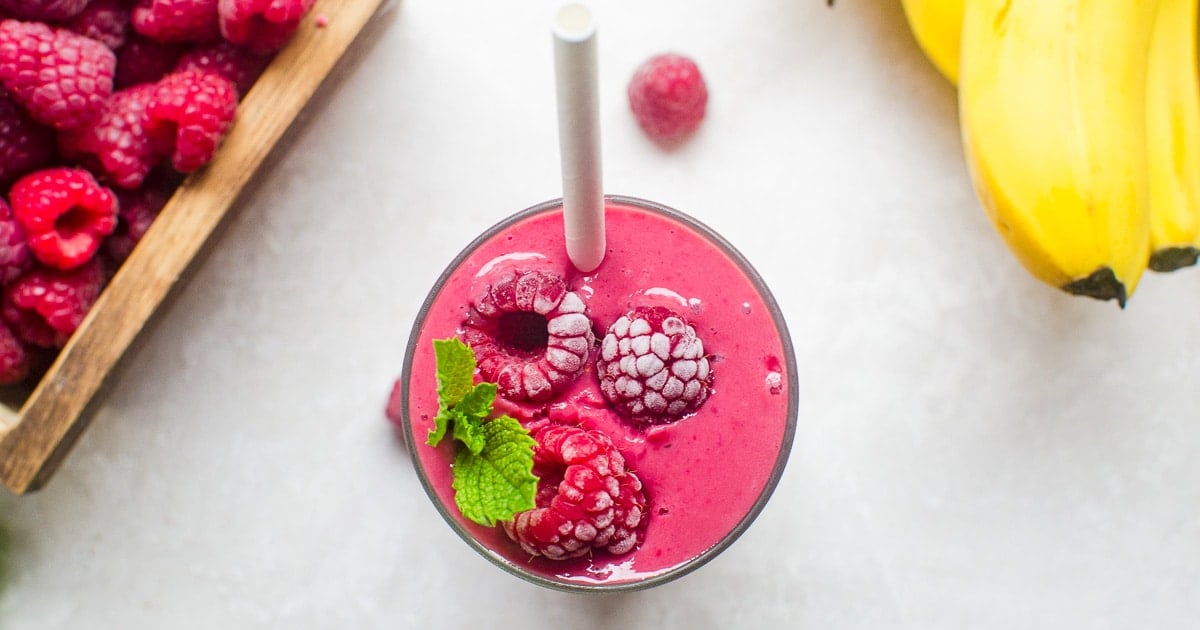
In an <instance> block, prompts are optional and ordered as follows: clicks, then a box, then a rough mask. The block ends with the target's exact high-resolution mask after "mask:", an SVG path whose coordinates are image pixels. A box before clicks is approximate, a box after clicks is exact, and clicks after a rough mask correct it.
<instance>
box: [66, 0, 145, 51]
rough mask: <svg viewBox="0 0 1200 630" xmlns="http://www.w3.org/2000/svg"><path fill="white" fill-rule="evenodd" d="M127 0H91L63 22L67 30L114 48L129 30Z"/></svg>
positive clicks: (117, 46)
mask: <svg viewBox="0 0 1200 630" xmlns="http://www.w3.org/2000/svg"><path fill="white" fill-rule="evenodd" d="M129 5H130V2H129V1H128V0H91V2H89V3H88V5H87V7H86V8H84V10H83V11H82V12H81V13H80V14H79V15H76V16H75V17H73V18H71V19H70V20H67V21H66V22H64V23H63V26H64V27H66V28H67V29H68V30H71V31H74V32H76V33H79V34H80V35H83V36H84V37H90V38H92V39H94V40H96V41H98V42H100V43H102V44H104V45H105V46H108V47H109V48H111V49H113V50H116V49H117V48H120V47H121V44H124V43H125V36H126V34H127V33H128V32H129V20H130V16H129Z"/></svg>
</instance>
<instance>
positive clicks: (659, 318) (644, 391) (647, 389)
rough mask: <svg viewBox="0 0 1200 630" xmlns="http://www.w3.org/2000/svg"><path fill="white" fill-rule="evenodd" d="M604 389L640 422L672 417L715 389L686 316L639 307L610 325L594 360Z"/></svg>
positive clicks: (660, 308) (688, 410)
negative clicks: (597, 356)
mask: <svg viewBox="0 0 1200 630" xmlns="http://www.w3.org/2000/svg"><path fill="white" fill-rule="evenodd" d="M596 373H597V374H598V375H599V377H600V391H601V392H602V393H603V394H604V397H605V398H607V399H608V401H609V402H610V403H612V405H613V406H614V407H615V408H616V409H617V411H619V412H620V413H621V414H622V415H623V416H625V417H626V418H629V419H631V420H633V421H635V422H637V423H640V424H644V425H650V424H664V423H667V422H674V421H675V420H678V419H680V418H681V417H683V416H684V415H686V414H688V413H691V412H693V411H695V410H696V409H697V408H699V407H700V405H701V404H703V403H704V401H705V400H707V399H708V395H709V393H710V392H711V391H712V381H713V375H712V371H711V369H710V366H709V361H708V357H706V356H705V354H704V343H703V342H702V341H701V340H700V337H698V336H697V335H696V329H695V328H693V327H692V326H691V325H690V324H689V323H688V322H687V320H686V319H684V318H683V316H682V315H680V314H678V313H676V312H674V311H672V310H671V309H669V308H667V307H665V306H639V307H637V308H635V309H633V310H632V311H630V312H629V313H627V314H625V315H622V316H621V317H620V318H618V319H617V321H616V322H613V324H612V326H609V328H608V332H607V334H605V335H604V340H603V341H602V342H601V343H600V355H599V358H597V360H596Z"/></svg>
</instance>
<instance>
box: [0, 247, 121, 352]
mask: <svg viewBox="0 0 1200 630" xmlns="http://www.w3.org/2000/svg"><path fill="white" fill-rule="evenodd" d="M104 280H105V277H104V269H103V267H101V265H100V260H99V259H93V260H91V261H90V262H88V263H87V264H85V265H83V266H82V267H76V268H75V269H71V270H67V271H64V270H61V269H52V268H50V267H43V266H35V267H34V268H33V270H32V271H30V272H29V273H27V274H25V275H24V276H21V277H20V278H18V279H17V281H16V282H14V283H13V284H11V285H9V287H8V288H7V289H6V290H5V292H4V304H3V308H2V309H0V316H3V319H4V321H5V322H7V323H8V325H9V327H11V328H12V331H13V333H15V334H16V335H17V337H18V338H19V339H21V340H22V341H24V342H26V343H29V344H32V345H35V346H40V347H43V348H61V347H62V346H63V344H65V343H66V342H67V339H70V337H71V334H72V333H74V332H75V329H76V328H79V324H80V323H81V322H83V318H84V316H85V315H87V312H88V309H90V308H91V307H92V305H93V304H95V303H96V299H97V298H98V297H100V290H101V289H102V288H103V286H104Z"/></svg>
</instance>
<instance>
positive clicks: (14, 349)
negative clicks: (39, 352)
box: [0, 322, 29, 385]
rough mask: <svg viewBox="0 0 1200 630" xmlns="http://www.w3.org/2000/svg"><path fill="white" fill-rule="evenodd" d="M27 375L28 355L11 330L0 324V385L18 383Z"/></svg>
mask: <svg viewBox="0 0 1200 630" xmlns="http://www.w3.org/2000/svg"><path fill="white" fill-rule="evenodd" d="M28 375H29V353H28V352H26V351H25V345H24V344H22V343H21V340H20V339H17V336H16V335H14V334H13V332H12V330H11V329H10V328H9V327H8V326H7V325H5V324H4V323H2V322H0V385H12V384H14V383H20V382H21V381H23V380H25V377H26V376H28Z"/></svg>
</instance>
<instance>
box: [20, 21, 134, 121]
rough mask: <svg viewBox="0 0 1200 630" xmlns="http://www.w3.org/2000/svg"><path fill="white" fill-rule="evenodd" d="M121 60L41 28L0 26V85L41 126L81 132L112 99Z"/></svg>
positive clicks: (74, 36) (93, 44)
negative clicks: (116, 73)
mask: <svg viewBox="0 0 1200 630" xmlns="http://www.w3.org/2000/svg"><path fill="white" fill-rule="evenodd" d="M116 63H117V60H116V57H114V56H113V53H112V51H111V50H109V49H108V47H107V46H105V45H104V44H101V43H100V42H98V41H96V40H94V39H90V38H87V37H84V36H82V35H80V34H78V33H72V32H71V31H68V30H66V29H55V28H50V27H49V26H47V25H45V24H41V23H37V22H18V21H16V20H4V21H2V22H0V83H3V84H4V87H5V88H7V89H8V91H9V93H10V94H12V97H13V99H14V100H16V101H17V102H18V103H20V104H21V105H22V106H23V107H24V108H25V109H26V110H27V111H28V112H29V115H30V116H31V117H32V118H33V119H34V120H36V121H38V122H40V123H42V124H45V125H50V126H51V127H54V128H56V129H78V128H80V127H83V126H84V125H86V124H88V123H89V122H91V121H92V120H93V119H95V118H96V117H97V116H99V115H100V110H102V109H103V108H104V102H105V101H106V100H108V97H109V96H111V95H112V87H113V72H114V71H115V70H116Z"/></svg>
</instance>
